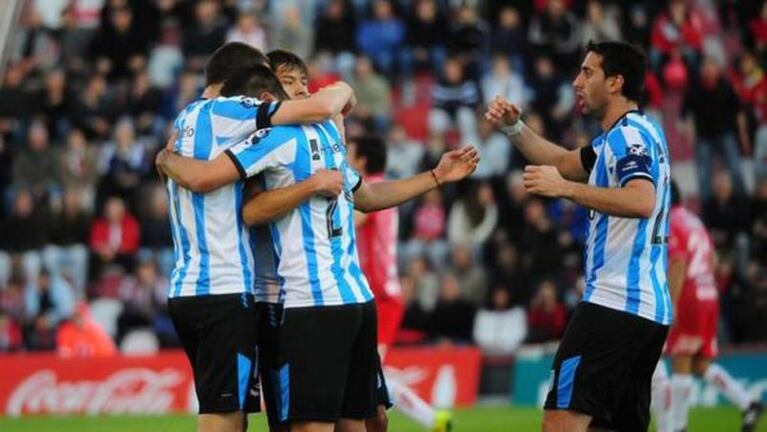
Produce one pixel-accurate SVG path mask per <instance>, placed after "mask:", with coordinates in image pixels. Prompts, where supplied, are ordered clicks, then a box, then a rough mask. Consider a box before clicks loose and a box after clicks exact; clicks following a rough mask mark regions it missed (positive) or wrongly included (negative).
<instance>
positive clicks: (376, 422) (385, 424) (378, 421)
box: [367, 409, 389, 432]
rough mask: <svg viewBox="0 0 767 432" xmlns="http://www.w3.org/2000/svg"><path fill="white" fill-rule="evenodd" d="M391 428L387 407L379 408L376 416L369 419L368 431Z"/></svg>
mask: <svg viewBox="0 0 767 432" xmlns="http://www.w3.org/2000/svg"><path fill="white" fill-rule="evenodd" d="M388 429H389V416H388V415H387V414H386V410H385V409H379V410H378V412H377V413H376V415H375V416H373V417H371V418H370V419H368V421H367V431H368V432H386V431H387V430H388Z"/></svg>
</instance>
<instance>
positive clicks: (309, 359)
mask: <svg viewBox="0 0 767 432" xmlns="http://www.w3.org/2000/svg"><path fill="white" fill-rule="evenodd" d="M361 322H362V313H361V309H360V307H359V305H342V306H321V307H310V308H287V309H286V310H285V318H284V321H283V326H282V329H281V330H280V342H279V351H280V354H279V364H278V368H279V369H278V370H277V371H276V373H277V378H278V379H279V382H280V384H279V386H280V389H281V392H280V395H279V396H278V398H277V399H278V400H279V401H281V406H280V414H281V416H280V417H281V421H289V422H290V423H291V430H293V425H294V424H295V423H296V422H326V421H330V422H333V423H335V421H337V420H338V419H339V418H340V417H341V411H342V407H343V402H344V394H345V388H346V384H347V379H348V373H349V367H350V362H351V351H352V346H353V344H354V341H355V339H356V337H357V334H358V333H359V329H360V326H361Z"/></svg>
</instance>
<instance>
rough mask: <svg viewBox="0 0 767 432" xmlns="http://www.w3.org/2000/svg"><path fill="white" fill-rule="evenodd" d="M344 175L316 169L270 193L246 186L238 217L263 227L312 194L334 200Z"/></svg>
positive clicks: (334, 171) (340, 188)
mask: <svg viewBox="0 0 767 432" xmlns="http://www.w3.org/2000/svg"><path fill="white" fill-rule="evenodd" d="M343 186H344V176H343V174H341V172H340V171H337V170H319V171H317V172H316V173H314V175H312V176H311V177H309V178H308V179H307V180H305V181H302V182H300V183H297V184H294V185H291V186H288V187H284V188H280V189H274V190H266V191H265V190H262V189H261V188H260V187H259V186H258V185H249V187H248V191H247V193H246V200H247V201H246V203H245V205H244V206H243V207H242V218H243V220H244V221H245V224H246V225H263V224H266V223H269V222H271V221H273V220H276V219H279V218H280V217H282V216H283V215H284V214H285V213H288V212H289V211H291V210H293V209H294V208H296V207H298V206H299V205H301V204H302V203H304V202H305V201H306V200H308V199H310V198H312V197H313V196H315V195H322V196H326V197H329V198H335V197H337V196H338V195H340V194H341V192H343Z"/></svg>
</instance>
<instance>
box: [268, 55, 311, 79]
mask: <svg viewBox="0 0 767 432" xmlns="http://www.w3.org/2000/svg"><path fill="white" fill-rule="evenodd" d="M266 57H267V58H269V65H270V66H271V67H272V70H273V71H274V72H277V68H281V67H284V68H287V70H289V71H292V70H297V71H299V72H300V73H302V74H304V75H309V68H308V67H307V66H306V63H304V61H303V60H301V57H299V56H297V55H295V54H293V53H292V52H290V51H288V50H284V49H276V50H273V51H269V53H267V54H266Z"/></svg>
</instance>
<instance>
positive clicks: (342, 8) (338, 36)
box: [314, 0, 357, 76]
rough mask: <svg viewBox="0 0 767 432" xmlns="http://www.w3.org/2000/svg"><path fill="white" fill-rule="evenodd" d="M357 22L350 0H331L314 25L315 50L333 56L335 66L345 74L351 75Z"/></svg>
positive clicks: (355, 48)
mask: <svg viewBox="0 0 767 432" xmlns="http://www.w3.org/2000/svg"><path fill="white" fill-rule="evenodd" d="M356 34H357V22H356V19H355V16H354V10H353V8H352V5H351V3H350V2H349V0H330V1H328V3H327V6H326V7H325V9H324V10H323V12H322V14H321V15H320V16H319V17H318V18H317V22H316V24H315V26H314V52H315V53H319V52H326V53H329V54H330V55H331V56H332V62H333V64H334V67H335V68H336V69H337V70H338V71H340V72H341V73H342V74H343V75H344V76H351V71H352V69H353V68H354V55H353V54H352V53H354V52H355V51H356V50H357V47H356V45H355V39H353V38H350V37H349V35H356Z"/></svg>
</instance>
